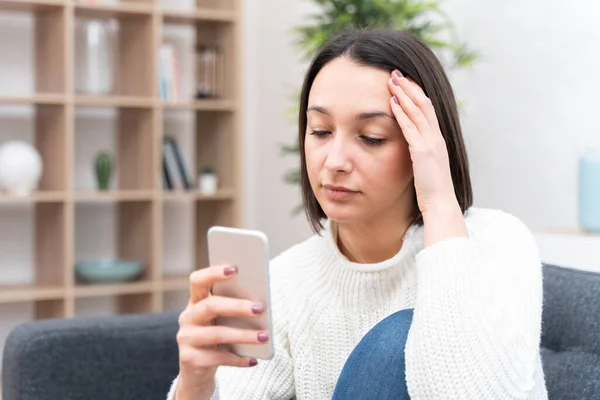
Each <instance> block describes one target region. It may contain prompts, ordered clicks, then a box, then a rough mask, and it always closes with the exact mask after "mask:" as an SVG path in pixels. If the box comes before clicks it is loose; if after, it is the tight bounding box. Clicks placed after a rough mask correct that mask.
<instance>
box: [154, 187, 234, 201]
mask: <svg viewBox="0 0 600 400" xmlns="http://www.w3.org/2000/svg"><path fill="white" fill-rule="evenodd" d="M234 197H235V193H234V191H233V190H232V189H219V190H218V191H217V193H215V194H212V195H206V194H202V193H200V192H197V191H193V190H191V191H185V190H172V191H168V190H165V191H163V192H162V198H163V200H165V201H194V200H201V201H209V200H232V199H233V198H234Z"/></svg>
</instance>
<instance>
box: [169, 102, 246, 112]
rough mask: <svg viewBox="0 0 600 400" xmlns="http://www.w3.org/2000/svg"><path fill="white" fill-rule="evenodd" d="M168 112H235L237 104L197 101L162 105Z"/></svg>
mask: <svg viewBox="0 0 600 400" xmlns="http://www.w3.org/2000/svg"><path fill="white" fill-rule="evenodd" d="M162 106H163V108H164V109H166V110H197V111H235V109H236V106H235V102H233V101H231V100H195V101H179V102H168V101H165V102H163V103H162Z"/></svg>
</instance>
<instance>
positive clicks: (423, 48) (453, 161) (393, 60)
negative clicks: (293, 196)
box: [298, 29, 473, 233]
mask: <svg viewBox="0 0 600 400" xmlns="http://www.w3.org/2000/svg"><path fill="white" fill-rule="evenodd" d="M342 56H343V57H348V58H349V59H350V60H352V61H353V62H356V63H357V64H359V65H362V66H370V67H375V68H379V69H381V70H384V71H387V72H390V73H391V72H392V71H393V70H394V69H399V70H400V71H401V72H402V73H403V74H404V75H405V76H407V77H410V78H411V79H412V80H414V81H415V82H416V83H417V84H418V85H419V86H420V87H421V88H422V89H423V91H424V92H425V95H427V97H429V98H430V99H431V102H432V103H433V107H434V109H435V112H436V115H437V118H438V121H439V125H440V129H441V131H442V136H443V137H444V140H445V142H446V148H447V149H448V155H449V158H450V170H451V173H452V181H453V183H454V192H455V193H456V198H457V200H458V204H459V205H460V208H461V210H462V211H463V213H464V212H465V211H466V210H467V209H468V208H469V207H471V205H472V203H473V191H472V188H471V179H470V177H469V163H468V159H467V152H466V149H465V145H464V141H463V137H462V131H461V127H460V122H459V118H458V110H457V104H456V100H455V98H454V93H453V91H452V87H451V85H450V82H449V81H448V77H447V76H446V73H445V71H444V68H443V66H442V65H441V63H440V62H439V60H438V58H437V57H436V56H435V54H434V53H433V51H432V50H431V49H430V48H429V47H427V45H425V43H423V42H422V41H421V40H420V39H419V38H417V37H416V36H414V35H412V34H410V33H408V32H405V31H397V30H392V29H356V30H352V31H346V32H344V33H341V34H339V35H338V36H336V37H334V38H333V39H332V40H330V41H329V42H327V43H326V44H325V45H324V46H323V47H322V48H321V49H320V50H319V52H318V53H317V54H316V55H315V57H314V58H313V60H312V63H311V64H310V67H309V69H308V72H307V73H306V77H305V79H304V84H303V86H302V92H301V94H300V112H299V124H298V140H299V148H300V163H301V165H300V187H301V190H302V200H303V203H304V211H305V213H306V217H307V218H308V221H309V223H310V225H311V228H312V230H313V231H314V232H315V233H320V232H321V230H322V229H323V225H322V223H321V220H322V219H324V218H327V216H326V215H325V213H324V212H323V209H322V208H321V205H320V204H319V202H318V201H317V199H316V197H315V195H314V193H313V191H312V188H311V186H310V181H309V180H308V172H307V170H306V157H305V154H304V138H305V135H306V124H307V116H306V109H307V107H308V96H309V93H310V89H311V87H312V84H313V82H314V80H315V77H316V76H317V74H318V73H319V71H320V70H321V69H322V68H323V67H324V66H325V65H326V64H327V63H329V62H331V61H333V60H335V59H337V58H338V57H342ZM414 204H415V213H414V215H413V223H417V224H419V225H422V224H423V216H422V215H421V212H420V211H419V208H418V206H417V199H416V196H415V199H414Z"/></svg>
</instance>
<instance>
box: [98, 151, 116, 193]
mask: <svg viewBox="0 0 600 400" xmlns="http://www.w3.org/2000/svg"><path fill="white" fill-rule="evenodd" d="M94 164H95V169H96V180H97V182H98V190H108V184H109V182H110V177H111V175H112V171H113V159H112V157H111V155H110V154H108V153H106V152H100V153H98V155H97V156H96V160H95V163H94Z"/></svg>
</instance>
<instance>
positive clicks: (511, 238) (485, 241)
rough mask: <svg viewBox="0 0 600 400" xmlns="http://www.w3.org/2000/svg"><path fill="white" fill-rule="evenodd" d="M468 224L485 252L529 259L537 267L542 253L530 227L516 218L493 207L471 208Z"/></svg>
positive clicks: (466, 215) (467, 213) (468, 212)
mask: <svg viewBox="0 0 600 400" xmlns="http://www.w3.org/2000/svg"><path fill="white" fill-rule="evenodd" d="M465 223H466V225H467V229H468V230H469V234H470V235H471V238H472V239H473V240H474V241H475V242H477V243H478V244H479V245H480V246H481V248H482V249H486V250H487V251H490V252H493V253H495V254H497V255H498V256H499V257H500V256H501V257H500V258H511V257H513V258H514V257H517V258H526V259H529V260H531V261H532V262H534V263H535V264H537V263H538V262H539V251H538V247H537V242H536V240H535V237H534V235H533V233H532V231H531V230H530V228H529V227H528V226H527V225H526V224H525V222H524V221H522V220H521V219H520V218H518V217H517V216H515V215H513V214H511V213H508V212H506V211H502V210H497V209H490V208H473V207H472V208H470V209H469V210H468V211H467V212H466V213H465Z"/></svg>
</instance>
